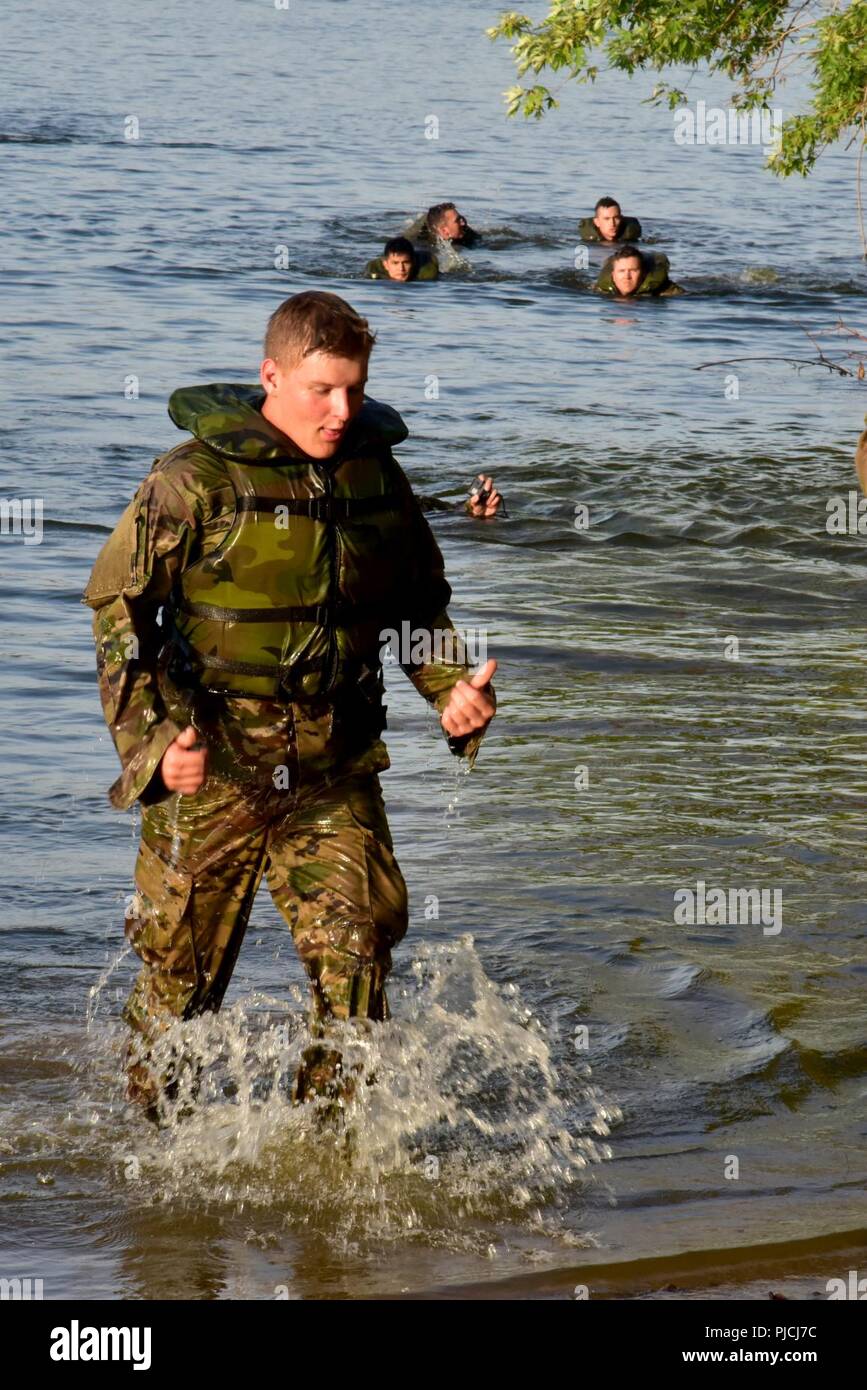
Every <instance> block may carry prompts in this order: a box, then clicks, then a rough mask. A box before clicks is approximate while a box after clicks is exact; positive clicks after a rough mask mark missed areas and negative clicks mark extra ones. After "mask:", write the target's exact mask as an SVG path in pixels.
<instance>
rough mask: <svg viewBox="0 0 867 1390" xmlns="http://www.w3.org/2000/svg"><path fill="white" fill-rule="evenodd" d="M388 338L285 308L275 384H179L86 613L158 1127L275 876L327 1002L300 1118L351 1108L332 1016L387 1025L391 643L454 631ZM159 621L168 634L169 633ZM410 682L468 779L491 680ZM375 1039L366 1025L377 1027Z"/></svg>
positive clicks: (427, 673)
mask: <svg viewBox="0 0 867 1390" xmlns="http://www.w3.org/2000/svg"><path fill="white" fill-rule="evenodd" d="M373 343H374V335H373V334H372V333H371V331H370V330H369V328H368V325H367V322H366V320H365V319H363V318H361V317H360V316H359V315H358V314H357V313H355V311H354V310H353V309H352V308H351V307H350V306H349V305H348V304H346V303H345V302H344V301H343V300H342V299H339V298H338V297H337V296H336V295H333V294H325V293H315V292H310V293H304V294H298V295H295V296H293V297H292V298H291V299H288V300H286V301H285V303H283V304H281V305H280V307H279V308H278V309H277V311H276V312H275V313H274V314H273V315H272V317H271V319H270V321H269V324H268V330H267V336H266V339H265V360H264V361H263V363H262V366H261V372H260V380H261V386H260V387H254V386H235V385H215V386H194V387H188V388H185V389H182V390H179V391H175V393H174V394H173V395H172V397H171V400H170V402H169V414H170V415H171V418H172V420H173V421H174V422H175V424H176V425H177V426H178V427H179V428H180V429H183V430H185V431H187V432H188V433H189V434H190V435H191V436H192V438H188V439H186V440H185V441H184V442H183V443H181V444H179V445H178V446H177V447H176V448H174V449H172V450H170V452H169V453H167V454H165V455H163V457H162V458H160V459H158V460H157V461H156V462H155V464H154V466H153V468H152V470H151V472H150V474H149V476H148V477H147V478H146V480H145V481H144V482H143V483H142V485H141V487H140V488H139V490H138V492H137V493H136V495H135V497H134V498H133V500H132V502H131V503H130V505H129V506H128V508H127V510H126V511H125V513H124V515H123V516H122V518H121V520H120V522H119V523H118V525H117V527H116V529H115V530H114V532H113V533H112V535H111V536H110V538H109V539H108V541H107V542H106V544H105V546H104V547H103V549H102V551H101V552H100V554H99V557H98V558H97V561H96V565H95V566H94V570H93V574H92V575H91V578H90V582H89V583H88V586H87V589H86V591H85V595H84V602H86V603H87V604H89V605H90V607H91V608H93V609H94V610H95V614H94V619H93V627H94V636H95V640H96V646H97V669H98V674H99V688H100V695H101V699H102V705H103V711H104V714H105V718H106V721H107V723H108V726H109V729H110V731H111V734H112V738H113V739H114V742H115V746H116V748H117V751H118V754H119V755H120V759H121V763H122V767H123V771H122V773H121V776H120V777H119V778H118V780H117V781H116V782H115V784H114V786H113V787H112V788H111V791H110V793H109V796H110V800H111V802H112V804H113V805H114V806H115V807H117V808H119V809H126V808H128V807H130V806H132V805H133V803H134V802H135V801H136V800H138V801H139V803H140V804H141V808H142V837H141V845H140V848H139V854H138V859H137V862H136V870H135V882H136V890H137V891H136V894H135V897H134V898H133V900H132V904H131V906H130V908H129V909H128V910H127V921H126V932H127V935H128V937H129V939H130V941H131V943H132V946H133V949H134V950H135V952H136V953H137V955H138V956H139V957H140V959H141V961H142V963H143V969H142V971H141V973H140V975H139V977H138V979H137V981H136V984H135V986H134V988H133V990H132V993H131V995H130V997H129V999H128V1000H127V1003H126V1006H125V1008H124V1018H125V1020H126V1021H127V1023H129V1024H130V1025H131V1027H132V1029H133V1030H134V1032H133V1036H132V1040H131V1043H130V1048H129V1053H128V1058H127V1065H128V1079H129V1089H128V1094H129V1097H130V1099H131V1100H135V1101H139V1102H140V1103H141V1104H142V1105H143V1106H145V1107H146V1110H147V1113H148V1114H149V1116H150V1117H151V1118H153V1119H157V1120H158V1119H159V1118H161V1116H162V1115H164V1114H167V1113H168V1112H167V1111H166V1110H165V1104H166V1099H167V1098H168V1099H169V1100H171V1099H172V1098H173V1097H175V1096H176V1095H177V1089H178V1080H179V1075H180V1071H181V1068H182V1067H183V1065H185V1063H184V1060H183V1058H181V1059H180V1060H178V1056H177V1050H176V1049H175V1050H174V1051H173V1053H172V1055H173V1056H174V1057H175V1061H174V1062H169V1063H167V1064H162V1065H156V1064H155V1062H154V1060H153V1058H152V1056H151V1049H152V1047H153V1044H154V1042H155V1040H156V1039H157V1038H158V1037H159V1036H160V1034H161V1033H162V1032H164V1030H165V1029H166V1028H167V1026H168V1025H169V1024H171V1022H172V1021H173V1020H176V1019H190V1018H193V1017H194V1016H196V1015H197V1014H201V1013H203V1012H204V1011H205V1010H216V1009H218V1008H219V1007H220V1003H221V1001H222V998H223V995H224V993H225V990H226V987H227V985H228V983H229V979H230V977H231V974H232V970H233V968H234V965H235V961H236V959H237V956H238V951H239V949H240V946H241V940H242V938H243V935H244V930H245V928H246V925H247V920H248V917H249V914H250V910H251V908H252V905H253V899H254V897H255V894H256V890H257V888H258V886H259V883H260V880H261V878H262V875H263V874H264V875H265V876H266V879H267V882H268V887H269V889H270V891H271V894H272V897H273V899H274V902H275V903H276V905H277V907H278V908H279V910H280V912H281V913H282V915H283V916H284V918H285V919H286V921H287V923H288V925H289V927H290V929H291V931H292V936H293V939H294V941H295V945H296V948H297V950H298V953H299V956H300V958H301V961H302V963H303V965H304V967H305V970H306V972H307V975H308V976H309V980H310V985H311V989H312V994H313V1010H312V1031H313V1034H314V1037H316V1038H319V1039H321V1040H322V1041H320V1042H318V1043H314V1044H313V1045H312V1046H310V1047H308V1049H307V1051H306V1052H305V1054H304V1057H303V1059H302V1064H301V1067H300V1069H299V1072H298V1075H297V1076H296V1078H295V1083H294V1087H293V1098H294V1099H295V1100H296V1101H302V1100H306V1099H309V1098H311V1097H313V1096H316V1095H326V1096H329V1097H331V1098H332V1099H334V1098H336V1097H339V1096H348V1095H350V1094H351V1089H352V1078H351V1077H348V1076H344V1075H343V1072H342V1065H341V1057H340V1053H339V1052H338V1051H337V1050H336V1048H335V1046H334V1045H333V1043H332V1045H329V1042H328V1037H327V1028H328V1024H329V1022H330V1021H332V1020H346V1019H358V1020H381V1019H386V1018H387V1017H388V1004H387V1001H386V995H385V980H386V977H387V975H388V973H389V970H390V968H391V954H390V952H391V949H392V947H393V946H394V945H395V944H396V943H397V942H399V941H400V940H401V938H402V937H403V935H404V933H405V932H406V928H407V894H406V885H405V884H404V880H403V876H402V874H401V872H400V869H399V867H398V864H397V861H396V859H395V857H394V854H393V851H392V840H391V835H390V833H389V828H388V823H387V820H386V816H385V810H384V807H383V801H382V794H381V791H380V786H379V778H378V776H377V774H378V773H379V772H381V771H382V770H383V769H384V768H387V767H388V766H389V758H388V754H387V752H386V749H385V745H384V743H383V742H382V741H381V738H380V734H381V733H382V730H383V729H384V727H385V711H384V708H383V704H382V694H383V685H382V669H381V665H380V647H381V642H380V638H379V634H380V632H381V631H382V630H383V629H386V628H393V629H397V630H398V631H400V630H401V623H402V622H404V621H408V622H409V623H410V625H411V627H412V629H413V630H415V629H424V630H427V631H429V632H430V634H431V645H430V647H429V649H428V650H430V651H433V652H437V651H440V650H441V642H438V641H437V640H436V639H435V637H434V634H435V633H436V632H437V631H442V630H443V629H451V628H452V624H451V621H450V619H449V618H448V615H447V613H446V606H447V604H448V602H449V598H450V596H451V590H450V588H449V585H448V583H447V582H446V579H445V576H444V573H443V559H442V555H441V554H440V551H439V548H438V546H437V543H436V541H435V540H434V538H433V536H432V534H431V531H430V528H429V526H428V524H427V522H426V521H425V519H424V517H423V515H422V513H421V510H420V507H419V504H418V501H417V500H416V498H415V496H414V495H413V493H412V490H411V488H410V485H409V483H408V481H407V479H406V477H405V475H404V473H403V471H402V469H401V468H400V466H399V464H398V463H397V462H396V460H395V459H394V457H393V456H392V453H391V449H392V447H393V446H394V445H397V444H399V443H401V441H402V440H404V439H405V438H406V437H407V433H408V431H407V429H406V426H405V425H404V423H403V421H402V419H401V417H400V416H399V415H398V414H397V412H396V411H394V410H392V409H391V408H390V407H389V406H386V405H380V404H378V403H377V402H376V401H373V400H370V399H366V398H365V396H364V386H365V382H366V380H367V371H368V361H369V357H370V352H371V349H372V347H373ZM160 610H162V620H161V623H159V624H158V623H157V615H158V613H159V611H160ZM463 655H464V653H463V652H462V651H461V650H460V648H458V652H457V656H456V659H455V660H454V661H452V660H445V661H444V660H431V661H426V662H423V663H421V664H416V665H413V664H411V662H410V661H409V659H407V660H406V663H404V656H405V654H403V653H401V656H400V659H401V663H402V664H403V665H404V670H405V671H406V673H407V675H408V676H409V679H410V680H411V681H412V682H413V684H414V685H415V687H416V689H417V690H418V691H419V693H420V694H421V695H423V696H424V698H425V699H426V700H427V701H428V702H429V703H430V704H432V705H433V706H435V708H436V709H437V711H438V713H439V714H440V717H441V724H442V727H443V730H444V733H445V735H446V736H447V738H448V742H449V746H450V748H451V750H452V751H453V752H454V753H456V754H457V755H459V756H462V757H465V758H467V759H469V760H470V763H472V762H473V761H474V759H475V756H476V753H477V751H478V747H479V744H480V742H481V739H482V737H483V735H484V732H485V730H486V728H487V726H488V724H489V723H490V720H491V718H492V717H493V714H494V709H495V699H494V694H493V691H492V689H491V687H490V684H489V682H490V680H491V677H492V676H493V673H494V671H495V670H496V662H495V661H488V662H486V664H485V665H484V666H483V667H482V669H481V670H480V671H479V672H478V673H477V674H476V675H475V676H471V673H470V671H469V670H468V668H467V667H466V666H465V665H462V664H458V662H460V661H462V659H463ZM359 1026H361V1027H364V1026H367V1025H365V1024H363V1023H362V1024H360V1025H359Z"/></svg>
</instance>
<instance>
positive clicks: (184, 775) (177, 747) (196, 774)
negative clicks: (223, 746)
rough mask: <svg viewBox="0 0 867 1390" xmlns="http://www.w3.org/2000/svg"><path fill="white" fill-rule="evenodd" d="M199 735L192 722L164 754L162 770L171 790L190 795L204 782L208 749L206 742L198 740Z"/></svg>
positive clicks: (166, 783)
mask: <svg viewBox="0 0 867 1390" xmlns="http://www.w3.org/2000/svg"><path fill="white" fill-rule="evenodd" d="M198 737H199V736H198V734H197V733H196V731H195V729H194V728H193V726H192V724H190V725H188V727H187V728H186V729H184V732H183V733H182V734H178V736H177V738H176V739H175V741H174V743H170V744H169V746H168V748H167V749H166V751H165V753H164V754H163V757H162V762H161V763H160V772H161V773H162V778H163V782H164V783H165V785H166V786H167V787H168V789H169V791H170V792H183V794H184V795H185V796H190V795H191V794H192V793H193V792H197V791H198V790H199V788H200V787H201V785H202V783H203V782H204V780H205V775H206V774H205V765H206V762H207V758H208V750H207V748H206V747H205V746H204V744H200V743H198V742H197V739H198Z"/></svg>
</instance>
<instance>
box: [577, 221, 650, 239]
mask: <svg viewBox="0 0 867 1390" xmlns="http://www.w3.org/2000/svg"><path fill="white" fill-rule="evenodd" d="M578 235H579V236H580V237H581V240H582V241H599V242H602V244H603V246H614V245H616V244H617V243H618V242H621V241H640V240H641V223H640V222H639V220H638V218H637V217H621V219H620V231H619V232H618V233H617V236H616V237H615V238H614V241H603V239H602V234H601V232H600V231H599V228H598V227H597V226H596V223H595V222H594V221H593V218H592V217H582V218H581V221H580V223H579V224H578Z"/></svg>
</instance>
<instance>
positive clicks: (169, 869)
mask: <svg viewBox="0 0 867 1390" xmlns="http://www.w3.org/2000/svg"><path fill="white" fill-rule="evenodd" d="M135 886H136V892H135V894H134V896H133V899H132V902H131V903H130V905H129V907H128V908H127V911H126V923H125V926H124V931H125V934H126V936H127V938H128V939H129V941H130V942H131V944H132V947H133V950H134V951H135V953H136V955H137V956H139V957H140V959H141V960H143V961H144V962H145V964H146V965H155V966H159V968H160V969H162V970H182V971H185V970H189V969H190V968H191V967H192V968H193V969H194V968H195V957H194V948H193V935H192V922H191V914H190V898H191V896H192V891H193V876H192V874H191V873H189V871H188V870H186V869H183V868H180V867H178V866H177V865H175V864H170V863H169V862H168V860H167V859H164V858H163V857H162V855H160V854H158V853H157V852H156V850H154V849H152V848H151V846H150V845H148V844H146V843H145V842H144V841H142V843H141V845H140V847H139V853H138V859H137V860H136V866H135Z"/></svg>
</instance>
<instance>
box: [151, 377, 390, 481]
mask: <svg viewBox="0 0 867 1390" xmlns="http://www.w3.org/2000/svg"><path fill="white" fill-rule="evenodd" d="M264 401H265V392H264V391H263V390H262V388H261V386H258V385H256V386H244V385H236V384H235V383H233V382H216V383H214V384H213V385H211V386H182V387H180V388H179V389H178V390H177V391H173V392H172V395H171V396H170V398H169V415H170V417H171V419H172V421H173V422H174V423H175V424H176V425H177V427H178V429H180V430H187V431H188V432H189V433H190V434H192V435H194V436H195V438H196V439H200V440H201V441H202V443H203V444H206V445H207V446H208V448H210V449H213V450H215V452H216V453H218V454H224V455H225V456H226V457H227V458H230V459H235V460H236V461H237V462H239V463H273V462H277V461H278V460H280V459H285V458H287V457H289V458H298V459H306V458H307V457H308V455H307V454H305V453H304V451H303V449H299V447H298V445H297V444H295V443H293V441H292V440H291V439H290V438H289V437H288V435H285V434H284V433H283V431H282V430H278V429H277V426H276V425H272V424H271V421H270V420H266V419H265V416H264V415H263V414H262V405H263V404H264ZM408 434H409V430H408V429H407V427H406V425H405V424H404V422H403V420H402V418H401V417H400V415H398V413H397V411H396V410H392V408H391V406H390V405H383V404H382V403H381V402H380V401H375V400H372V399H371V397H369V396H365V397H364V402H363V404H362V407H361V409H360V411H359V412H358V414H357V415H356V417H355V419H354V420H353V421H352V423H351V424H350V426H349V429H348V430H347V431H346V437H345V438H344V439H343V440H342V441H341V445H340V448H339V450H338V451H337V453H336V454H334V455H333V456H332V458H330V459H327V460H317V462H328V463H331V462H334V461H336V460H337V459H339V458H345V457H346V456H347V455H351V454H357V453H359V452H361V451H363V450H364V449H365V448H368V447H372V448H393V447H394V446H395V445H397V444H400V443H402V441H403V440H404V439H406V437H407V435H408Z"/></svg>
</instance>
